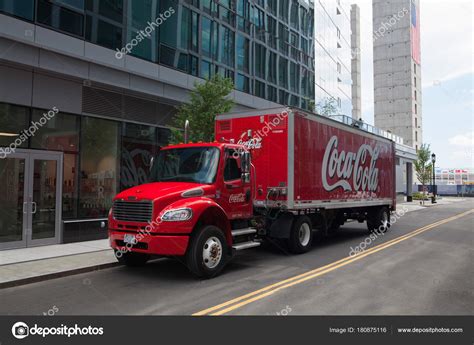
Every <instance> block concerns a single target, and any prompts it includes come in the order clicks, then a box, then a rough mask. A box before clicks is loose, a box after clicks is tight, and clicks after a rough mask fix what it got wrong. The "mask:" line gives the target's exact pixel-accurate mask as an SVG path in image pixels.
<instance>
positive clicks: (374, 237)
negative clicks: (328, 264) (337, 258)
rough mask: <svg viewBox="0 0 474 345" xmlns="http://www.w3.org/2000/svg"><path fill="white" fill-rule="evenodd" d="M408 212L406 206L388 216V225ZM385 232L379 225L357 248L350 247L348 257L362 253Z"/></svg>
mask: <svg viewBox="0 0 474 345" xmlns="http://www.w3.org/2000/svg"><path fill="white" fill-rule="evenodd" d="M407 212H408V208H407V207H406V206H403V209H401V210H397V211H396V212H395V213H394V214H392V215H391V216H390V223H389V224H390V225H394V224H395V223H396V222H397V221H398V220H399V219H400V218H401V217H403V216H404V215H405V213H407ZM385 232H386V229H384V225H380V226H379V227H378V228H377V229H376V230H374V231H373V232H372V233H371V234H370V235H369V236H368V237H366V239H365V240H364V241H362V242H360V243H359V245H358V246H356V247H355V248H352V247H351V250H350V252H349V256H350V257H353V256H355V255H357V254H360V253H363V252H364V251H365V249H366V248H367V247H368V246H370V245H371V244H372V243H373V242H375V240H377V238H379V236H384V235H385Z"/></svg>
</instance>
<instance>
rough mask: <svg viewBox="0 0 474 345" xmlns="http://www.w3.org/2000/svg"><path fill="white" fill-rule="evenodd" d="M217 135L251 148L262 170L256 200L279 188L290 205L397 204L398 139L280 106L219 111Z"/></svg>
mask: <svg viewBox="0 0 474 345" xmlns="http://www.w3.org/2000/svg"><path fill="white" fill-rule="evenodd" d="M249 130H250V131H251V133H252V134H251V137H249ZM216 139H217V140H218V141H224V142H231V143H237V144H239V145H243V146H245V147H246V149H248V150H251V151H252V162H253V164H254V165H255V168H256V171H257V172H258V173H257V174H256V185H257V191H258V193H257V195H256V197H255V206H259V205H264V204H265V203H266V202H267V201H266V199H267V196H268V194H269V193H270V192H272V191H278V192H280V195H281V192H284V195H281V197H280V198H279V199H280V200H279V201H280V203H281V204H282V205H283V206H284V207H286V208H288V209H290V210H299V209H306V208H315V207H320V208H325V209H334V208H341V207H342V208H346V207H360V206H377V205H385V206H387V207H390V208H395V201H396V193H395V184H394V182H393V181H394V179H395V162H394V160H395V147H394V145H395V144H394V142H392V141H391V140H389V139H386V138H384V137H380V136H376V135H374V134H372V133H369V132H366V131H363V130H360V129H358V128H355V127H351V126H348V125H345V124H343V123H341V122H338V121H335V120H331V119H330V118H328V117H323V116H317V115H314V114H310V113H306V112H303V111H301V110H292V109H290V108H276V109H267V110H261V111H254V112H251V111H249V112H242V113H233V114H225V115H219V116H217V119H216ZM267 206H268V205H267Z"/></svg>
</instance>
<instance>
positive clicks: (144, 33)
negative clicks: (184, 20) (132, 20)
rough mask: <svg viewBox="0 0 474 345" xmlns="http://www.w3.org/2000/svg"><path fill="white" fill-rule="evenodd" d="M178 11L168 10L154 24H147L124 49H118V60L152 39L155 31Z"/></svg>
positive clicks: (171, 8)
mask: <svg viewBox="0 0 474 345" xmlns="http://www.w3.org/2000/svg"><path fill="white" fill-rule="evenodd" d="M175 13H176V11H175V9H174V8H173V7H170V8H168V9H167V10H166V11H164V12H163V13H160V14H159V16H158V18H156V19H155V20H154V21H152V22H147V24H148V25H147V26H146V27H145V28H144V29H143V30H139V31H138V34H137V35H136V36H135V38H133V39H132V40H131V41H130V42H128V43H127V44H126V45H125V47H123V48H122V49H118V48H117V49H116V50H117V52H116V53H115V57H116V58H117V59H119V60H120V59H121V58H123V56H124V55H126V54H130V53H131V52H132V50H133V48H134V47H136V46H137V45H138V44H139V43H140V42H142V41H143V40H144V39H146V38H150V35H151V34H152V33H153V31H155V30H156V29H157V28H158V27H159V26H160V25H161V24H163V23H164V22H165V21H166V20H167V19H168V18H169V17H171V16H172V15H173V14H175Z"/></svg>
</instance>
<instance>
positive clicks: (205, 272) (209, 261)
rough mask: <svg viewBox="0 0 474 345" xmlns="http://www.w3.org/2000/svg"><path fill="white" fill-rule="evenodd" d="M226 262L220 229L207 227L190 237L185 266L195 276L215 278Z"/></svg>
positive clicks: (224, 245) (224, 244) (225, 249)
mask: <svg viewBox="0 0 474 345" xmlns="http://www.w3.org/2000/svg"><path fill="white" fill-rule="evenodd" d="M226 261H227V242H226V239H225V236H224V233H223V232H222V230H221V229H219V228H218V227H216V226H214V225H207V226H204V227H203V228H202V229H200V230H199V231H197V232H196V233H195V234H194V235H193V236H192V237H191V242H190V244H189V248H188V252H187V253H186V264H187V266H188V268H189V270H190V271H191V272H192V273H194V274H195V275H196V276H198V277H203V278H212V277H215V276H216V275H218V274H219V273H220V271H221V270H222V269H223V268H224V266H225V264H226Z"/></svg>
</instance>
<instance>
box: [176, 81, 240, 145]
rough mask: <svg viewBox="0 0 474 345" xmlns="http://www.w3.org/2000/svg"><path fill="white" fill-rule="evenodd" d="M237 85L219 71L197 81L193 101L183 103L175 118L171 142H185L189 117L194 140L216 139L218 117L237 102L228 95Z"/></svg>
mask: <svg viewBox="0 0 474 345" xmlns="http://www.w3.org/2000/svg"><path fill="white" fill-rule="evenodd" d="M233 88H234V83H233V82H232V79H229V78H224V77H222V76H221V75H219V74H216V75H214V76H213V77H212V78H210V79H207V80H206V81H205V82H204V83H195V84H194V90H193V91H191V95H190V101H189V103H183V104H182V105H181V106H179V107H178V112H177V113H176V115H175V116H174V118H173V126H174V127H175V128H176V129H173V130H172V131H171V140H170V141H171V143H175V144H176V143H179V142H183V141H184V132H183V129H184V124H185V122H186V120H189V127H190V131H189V140H190V141H193V142H196V141H213V140H214V119H215V116H216V115H217V114H222V113H226V112H228V111H230V110H231V109H232V107H233V105H234V101H233V100H231V99H228V98H227V96H228V95H229V93H230V92H231V91H232V90H233Z"/></svg>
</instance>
